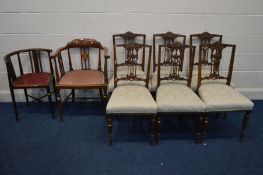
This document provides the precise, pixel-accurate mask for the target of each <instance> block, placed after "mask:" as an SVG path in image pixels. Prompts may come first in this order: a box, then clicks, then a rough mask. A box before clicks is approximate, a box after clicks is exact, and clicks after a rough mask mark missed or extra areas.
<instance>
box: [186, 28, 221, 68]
mask: <svg viewBox="0 0 263 175" xmlns="http://www.w3.org/2000/svg"><path fill="white" fill-rule="evenodd" d="M222 38H223V36H222V35H219V34H211V33H209V32H203V33H199V34H192V35H190V45H197V46H199V45H204V44H212V43H215V42H218V43H222ZM198 48H199V47H198ZM200 52H201V53H202V54H201V55H200V54H199V56H200V57H201V62H202V64H203V65H207V63H208V60H207V54H208V53H207V51H206V50H202V51H200V50H199V53H200ZM198 60H199V58H198V59H197V62H194V65H199V61H198Z"/></svg>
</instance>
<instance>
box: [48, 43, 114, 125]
mask: <svg viewBox="0 0 263 175" xmlns="http://www.w3.org/2000/svg"><path fill="white" fill-rule="evenodd" d="M107 52H108V49H107V48H106V47H103V46H102V45H101V43H100V42H98V41H96V40H94V39H89V38H81V39H74V40H72V41H70V42H69V43H68V44H67V45H66V46H64V47H61V48H59V49H58V50H57V51H56V52H55V53H54V54H53V55H52V57H51V58H52V59H51V60H52V62H51V63H52V66H53V67H54V68H53V69H54V72H55V76H56V91H57V98H58V99H57V101H58V108H59V112H60V120H61V121H63V103H64V101H66V100H68V99H71V100H72V102H74V101H75V99H82V100H85V99H91V98H93V97H78V98H77V97H76V96H75V90H77V89H98V90H99V93H100V98H101V99H102V100H105V101H106V100H107V83H108V73H107V59H108V58H109V56H108V55H107ZM63 89H64V90H67V89H68V90H71V93H69V94H68V95H67V96H66V97H65V100H64V101H63V100H62V97H61V94H60V91H61V90H63ZM95 98H96V97H95Z"/></svg>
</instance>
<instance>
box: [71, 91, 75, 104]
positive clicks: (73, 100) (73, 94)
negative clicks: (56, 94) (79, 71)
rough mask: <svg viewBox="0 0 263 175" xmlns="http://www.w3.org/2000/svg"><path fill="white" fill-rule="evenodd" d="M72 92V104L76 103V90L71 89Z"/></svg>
mask: <svg viewBox="0 0 263 175" xmlns="http://www.w3.org/2000/svg"><path fill="white" fill-rule="evenodd" d="M71 92H72V103H74V102H75V89H71Z"/></svg>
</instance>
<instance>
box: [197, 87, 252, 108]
mask: <svg viewBox="0 0 263 175" xmlns="http://www.w3.org/2000/svg"><path fill="white" fill-rule="evenodd" d="M198 94H199V95H200V98H201V99H202V100H203V101H204V103H205V105H206V112H217V111H250V110H252V109H253V106H254V104H253V102H252V101H251V100H249V99H248V98H246V97H245V96H243V95H241V94H240V93H239V92H238V91H237V90H235V89H233V88H232V87H230V86H228V85H225V84H204V85H201V86H200V88H199V89H198Z"/></svg>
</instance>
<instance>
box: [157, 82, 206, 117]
mask: <svg viewBox="0 0 263 175" xmlns="http://www.w3.org/2000/svg"><path fill="white" fill-rule="evenodd" d="M156 102H157V106H158V112H167V113H169V112H173V113H177V112H178V113H182V112H185V113H188V112H189V113H191V112H205V109H206V106H205V104H204V103H203V101H202V100H200V98H199V97H198V96H197V95H196V93H195V92H194V91H193V90H192V89H191V88H189V87H188V86H186V85H184V84H177V83H166V84H161V86H160V87H159V88H158V89H157V93H156Z"/></svg>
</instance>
